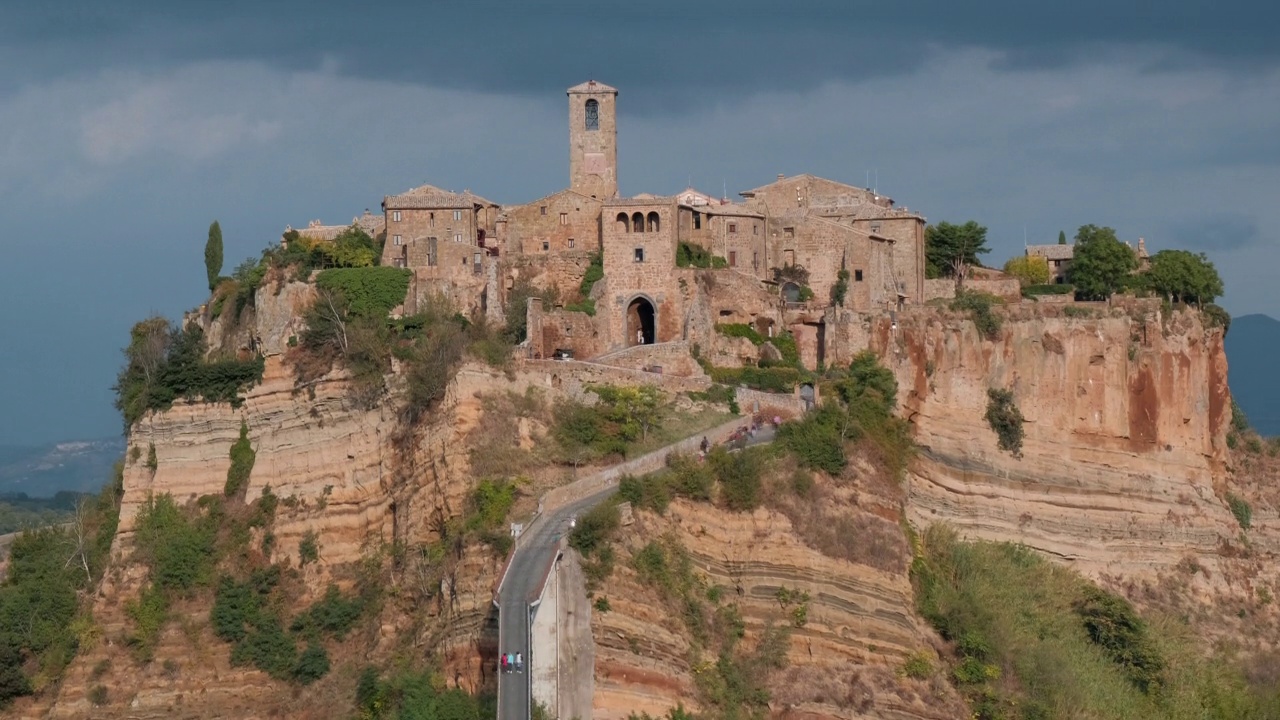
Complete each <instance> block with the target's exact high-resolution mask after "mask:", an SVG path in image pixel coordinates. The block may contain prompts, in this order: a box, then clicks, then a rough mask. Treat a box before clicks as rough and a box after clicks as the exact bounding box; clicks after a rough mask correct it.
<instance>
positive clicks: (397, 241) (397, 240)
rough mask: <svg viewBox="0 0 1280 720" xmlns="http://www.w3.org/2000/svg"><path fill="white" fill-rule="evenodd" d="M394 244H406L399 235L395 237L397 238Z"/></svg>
mask: <svg viewBox="0 0 1280 720" xmlns="http://www.w3.org/2000/svg"><path fill="white" fill-rule="evenodd" d="M392 242H393V243H395V244H396V245H403V244H404V243H403V242H402V241H401V240H400V236H399V235H397V236H395V238H394V239H393V240H392Z"/></svg>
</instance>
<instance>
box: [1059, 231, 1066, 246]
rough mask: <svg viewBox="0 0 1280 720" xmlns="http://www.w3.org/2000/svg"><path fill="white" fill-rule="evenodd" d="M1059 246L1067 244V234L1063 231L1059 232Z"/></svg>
mask: <svg viewBox="0 0 1280 720" xmlns="http://www.w3.org/2000/svg"><path fill="white" fill-rule="evenodd" d="M1058 244H1059V245H1066V244H1067V234H1066V233H1065V232H1063V231H1061V230H1059V231H1058Z"/></svg>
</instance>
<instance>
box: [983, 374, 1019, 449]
mask: <svg viewBox="0 0 1280 720" xmlns="http://www.w3.org/2000/svg"><path fill="white" fill-rule="evenodd" d="M1023 422H1025V420H1024V419H1023V417H1022V412H1021V411H1020V410H1019V409H1018V406H1017V404H1016V403H1015V402H1014V399H1013V391H1012V390H1002V389H999V388H989V389H988V390H987V424H988V425H990V426H991V429H992V430H994V431H995V433H996V437H997V438H999V442H1000V449H1001V450H1004V451H1006V452H1009V453H1012V454H1013V456H1014V457H1021V456H1022V423H1023Z"/></svg>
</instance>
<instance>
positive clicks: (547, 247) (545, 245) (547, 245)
mask: <svg viewBox="0 0 1280 720" xmlns="http://www.w3.org/2000/svg"><path fill="white" fill-rule="evenodd" d="M550 249H551V243H550V242H548V241H546V240H543V241H542V252H546V251H548V250H550Z"/></svg>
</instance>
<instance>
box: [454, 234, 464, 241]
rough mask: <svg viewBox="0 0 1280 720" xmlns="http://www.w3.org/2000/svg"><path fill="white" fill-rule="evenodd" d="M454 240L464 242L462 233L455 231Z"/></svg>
mask: <svg viewBox="0 0 1280 720" xmlns="http://www.w3.org/2000/svg"><path fill="white" fill-rule="evenodd" d="M453 241H454V242H462V233H454V234H453Z"/></svg>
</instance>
